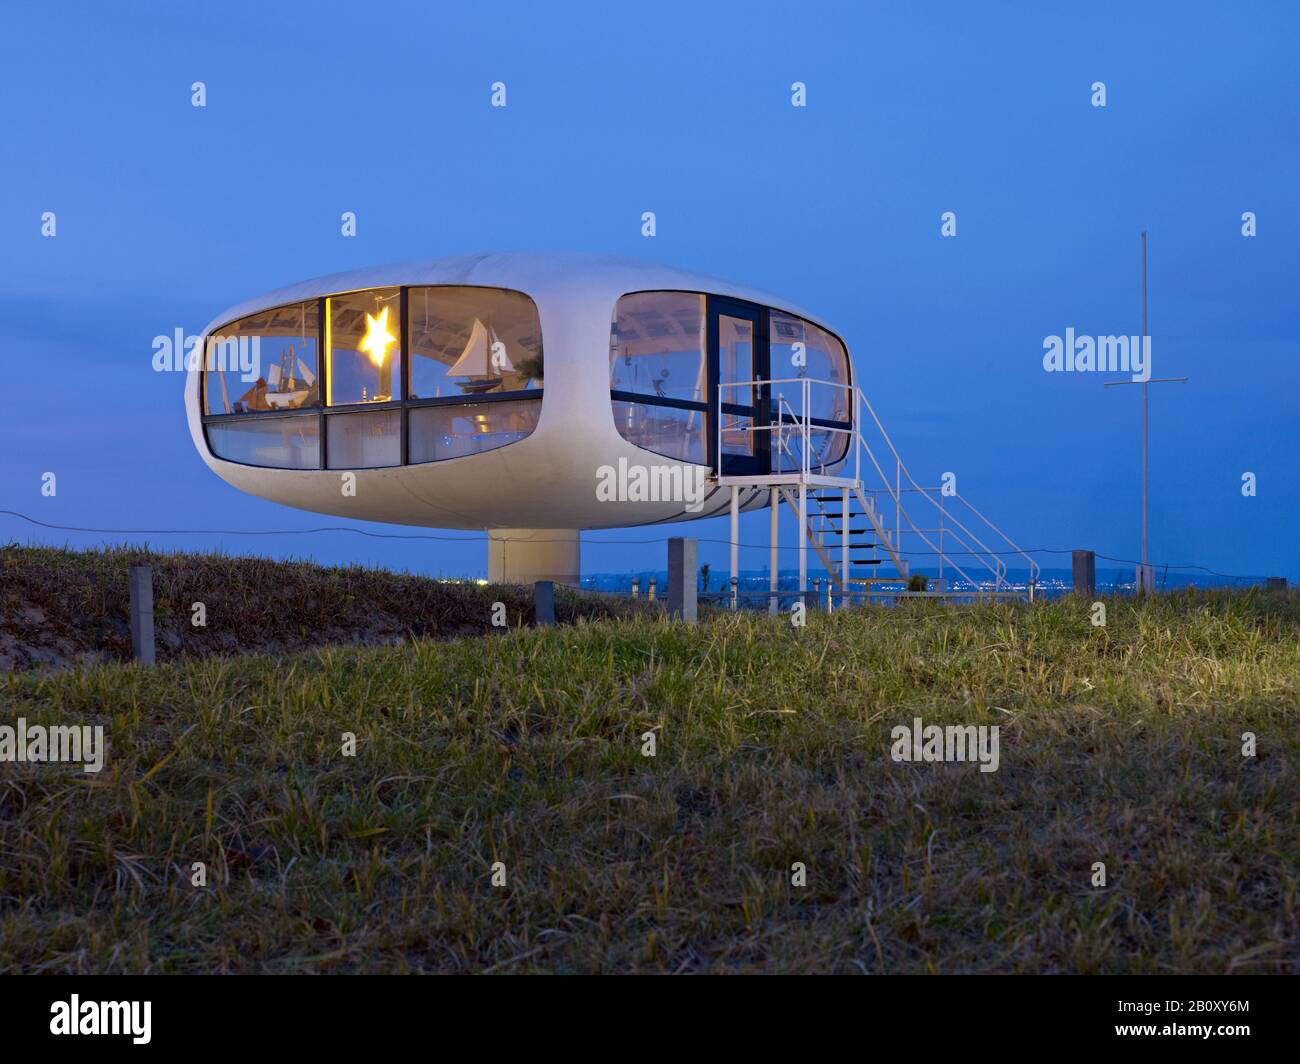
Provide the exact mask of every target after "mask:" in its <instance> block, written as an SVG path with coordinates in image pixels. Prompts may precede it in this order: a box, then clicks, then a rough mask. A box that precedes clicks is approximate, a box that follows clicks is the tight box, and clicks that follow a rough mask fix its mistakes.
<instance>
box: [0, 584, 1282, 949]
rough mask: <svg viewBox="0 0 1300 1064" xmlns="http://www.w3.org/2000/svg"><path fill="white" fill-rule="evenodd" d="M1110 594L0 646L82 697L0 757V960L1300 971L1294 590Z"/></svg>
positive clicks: (21, 685) (62, 705) (56, 694)
mask: <svg viewBox="0 0 1300 1064" xmlns="http://www.w3.org/2000/svg"><path fill="white" fill-rule="evenodd" d="M1109 614H1110V616H1109V622H1110V623H1109V625H1108V626H1107V627H1106V628H1093V627H1092V626H1091V625H1090V624H1089V622H1088V614H1087V609H1086V604H1084V603H1080V602H1077V601H1074V600H1064V601H1061V602H1055V603H1049V604H1039V605H1036V606H1034V607H1032V608H1029V607H1025V606H1022V605H1012V604H982V605H975V606H942V605H939V604H936V603H933V602H913V603H907V604H905V605H903V606H901V607H899V608H897V609H893V610H884V609H866V610H860V611H853V612H848V613H841V614H836V615H833V616H831V617H826V616H823V615H815V614H814V615H810V622H809V624H808V625H807V627H806V628H804V629H802V630H795V629H793V628H792V627H791V625H790V624H789V623H788V621H784V620H782V619H779V618H778V619H771V618H767V617H765V616H744V615H742V616H739V617H731V616H724V617H720V618H714V619H712V620H710V621H708V622H707V623H705V624H702V625H701V626H700V627H698V628H695V629H688V628H684V627H680V626H671V625H669V624H667V623H665V622H663V621H661V620H650V619H645V618H641V619H634V620H608V621H599V622H594V623H588V622H580V623H578V624H576V625H575V626H572V627H564V628H556V629H550V630H540V631H538V630H527V629H525V630H518V631H514V632H512V633H510V634H508V635H506V636H504V637H502V638H489V639H465V640H460V641H455V642H433V641H424V640H417V641H416V642H414V643H413V644H411V645H406V646H402V647H385V648H360V649H327V650H319V651H315V652H310V653H304V654H299V655H296V656H282V657H247V658H239V659H232V658H226V659H219V658H214V659H209V660H195V661H185V662H179V663H175V664H170V665H164V666H160V667H159V668H156V669H153V670H148V669H142V668H137V667H132V666H127V665H118V664H108V665H101V666H96V667H93V668H87V669H81V670H78V671H74V672H64V673H59V674H52V675H45V676H38V675H30V674H29V675H16V674H14V675H10V676H9V677H8V678H7V679H4V680H0V705H3V706H4V716H5V717H6V718H9V717H11V716H13V715H17V714H22V715H25V716H26V717H27V718H28V720H29V721H31V722H37V721H41V722H46V723H55V722H60V723H95V722H98V723H102V724H104V725H105V726H106V730H107V733H108V735H109V737H110V743H111V757H110V761H109V765H108V767H107V768H106V769H105V770H104V772H103V773H101V774H100V775H99V776H98V777H95V776H90V775H86V774H84V773H82V772H81V771H79V770H78V769H76V768H75V767H73V766H49V765H39V766H30V765H24V766H15V765H4V766H0V773H2V775H0V833H2V838H3V846H2V852H0V970H5V971H11V972H35V971H60V972H105V971H149V972H159V971H166V972H201V971H216V972H340V971H341V972H353V971H367V972H375V971H391V972H402V971H443V972H448V971H451V972H456V971H489V970H490V971H550V972H557V971H558V972H575V971H581V972H591V971H602V972H613V971H649V972H700V971H768V972H775V971H782V972H806V971H869V972H935V971H939V972H961V971H997V972H1025V971H1033V972H1053V971H1065V972H1102V971H1104V972H1167V971H1175V972H1243V973H1280V972H1297V971H1300V907H1298V900H1297V883H1298V882H1300V873H1298V869H1297V855H1298V854H1300V780H1298V778H1297V771H1296V770H1297V767H1298V766H1300V731H1298V730H1297V727H1296V725H1297V717H1298V716H1300V711H1298V709H1297V706H1298V705H1300V600H1298V599H1297V597H1296V596H1295V595H1294V594H1290V595H1288V594H1286V593H1271V594H1265V593H1260V592H1247V593H1214V594H1193V595H1185V596H1183V595H1180V596H1177V597H1170V598H1168V599H1157V600H1152V601H1148V602H1146V603H1138V602H1134V601H1132V600H1129V601H1120V600H1112V601H1110V603H1109ZM917 715H919V716H922V717H923V718H924V719H925V721H926V722H927V723H939V724H944V723H960V724H997V725H1000V727H1001V729H1002V732H1001V767H1000V769H999V770H998V771H997V772H995V773H989V774H982V773H980V772H978V771H977V770H976V767H975V766H973V765H969V764H967V765H933V764H921V765H915V764H900V763H895V762H893V761H892V760H891V759H890V758H889V756H888V752H889V730H890V728H891V727H893V726H894V725H896V724H899V723H906V722H910V721H911V719H912V717H913V716H917ZM650 730H653V731H654V732H655V733H656V736H657V743H658V754H657V756H656V757H653V758H650V757H643V756H642V755H641V745H642V739H641V736H642V734H643V733H644V732H646V731H650ZM348 731H350V732H355V733H356V735H357V736H358V739H359V746H358V752H357V756H355V757H352V758H347V757H343V756H341V754H340V741H341V736H342V733H343V732H348ZM1243 731H1252V732H1255V733H1256V734H1257V736H1258V749H1259V756H1258V757H1256V758H1253V759H1251V758H1244V757H1243V756H1242V754H1241V734H1242V732H1243ZM194 861H203V862H206V864H207V868H208V886H207V888H206V889H203V890H199V889H195V888H194V887H192V886H191V885H190V866H191V862H194ZM496 861H501V862H504V864H505V869H506V874H507V877H508V881H507V885H506V886H504V887H494V886H493V885H492V884H491V879H490V869H491V866H492V864H493V862H496ZM1096 861H1102V862H1105V864H1106V867H1107V871H1108V885H1107V886H1106V887H1105V888H1095V887H1093V886H1092V885H1091V874H1092V873H1091V867H1092V865H1093V862H1096ZM794 862H803V863H805V864H806V865H807V870H808V885H807V886H806V887H802V888H801V887H795V886H792V885H791V879H790V868H791V865H792V864H793V863H794Z"/></svg>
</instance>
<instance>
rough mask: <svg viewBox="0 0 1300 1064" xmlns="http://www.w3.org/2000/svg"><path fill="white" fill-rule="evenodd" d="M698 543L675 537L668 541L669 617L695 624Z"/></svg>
mask: <svg viewBox="0 0 1300 1064" xmlns="http://www.w3.org/2000/svg"><path fill="white" fill-rule="evenodd" d="M696 554H697V550H696V541H695V540H693V539H683V538H682V537H680V536H674V537H673V538H671V539H669V540H668V616H669V617H672V618H674V619H676V620H679V621H685V622H686V623H687V624H694V623H695V620H696V616H697V607H696V603H697V599H696V587H695V558H696Z"/></svg>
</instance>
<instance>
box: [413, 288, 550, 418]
mask: <svg viewBox="0 0 1300 1064" xmlns="http://www.w3.org/2000/svg"><path fill="white" fill-rule="evenodd" d="M407 305H408V308H409V311H408V312H409V314H410V319H411V327H410V339H409V342H410V348H411V391H410V397H411V398H412V399H444V398H448V397H452V396H461V395H463V396H476V395H485V394H495V393H499V392H517V391H527V390H529V389H540V388H541V387H542V382H543V377H544V375H545V367H544V364H543V359H542V328H541V323H540V322H539V321H538V318H537V307H536V305H535V304H534V303H533V301H532V300H531V299H529V298H528V296H526V295H524V294H523V293H522V292H509V291H506V290H504V289H500V288H457V287H427V288H412V289H409V291H408V294H407Z"/></svg>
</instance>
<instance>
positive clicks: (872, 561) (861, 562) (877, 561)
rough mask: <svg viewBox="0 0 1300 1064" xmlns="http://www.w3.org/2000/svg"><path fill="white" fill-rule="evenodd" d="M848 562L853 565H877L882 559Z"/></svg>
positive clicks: (860, 559)
mask: <svg viewBox="0 0 1300 1064" xmlns="http://www.w3.org/2000/svg"><path fill="white" fill-rule="evenodd" d="M849 560H850V562H851V563H852V564H854V565H879V564H880V563H881V562H883V561H884V560H885V559H884V558H851V559H849Z"/></svg>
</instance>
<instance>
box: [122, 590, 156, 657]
mask: <svg viewBox="0 0 1300 1064" xmlns="http://www.w3.org/2000/svg"><path fill="white" fill-rule="evenodd" d="M127 583H128V585H129V587H130V589H131V655H132V657H134V658H135V660H136V661H140V662H143V663H144V664H146V665H152V664H153V663H154V637H153V569H152V568H151V567H150V566H148V565H133V566H131V569H130V572H129V573H128V574H127Z"/></svg>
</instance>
